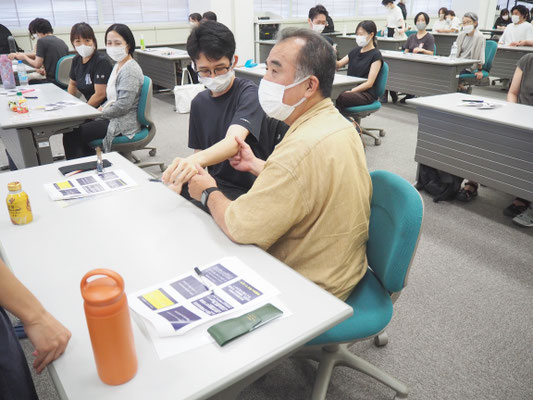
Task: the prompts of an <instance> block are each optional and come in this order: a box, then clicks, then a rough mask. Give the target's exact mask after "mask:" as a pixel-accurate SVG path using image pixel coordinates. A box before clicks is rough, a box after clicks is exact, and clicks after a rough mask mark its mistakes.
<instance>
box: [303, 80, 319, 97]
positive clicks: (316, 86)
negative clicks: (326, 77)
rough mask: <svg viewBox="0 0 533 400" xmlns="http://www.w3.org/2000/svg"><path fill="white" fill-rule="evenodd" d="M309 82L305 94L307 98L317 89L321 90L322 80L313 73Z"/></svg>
mask: <svg viewBox="0 0 533 400" xmlns="http://www.w3.org/2000/svg"><path fill="white" fill-rule="evenodd" d="M308 82H309V83H308V85H307V90H306V91H305V94H304V96H305V97H306V98H310V97H312V96H313V95H314V94H315V93H316V92H317V91H319V90H320V89H319V86H320V81H319V80H318V78H317V77H316V76H314V75H311V77H310V78H309V81H308Z"/></svg>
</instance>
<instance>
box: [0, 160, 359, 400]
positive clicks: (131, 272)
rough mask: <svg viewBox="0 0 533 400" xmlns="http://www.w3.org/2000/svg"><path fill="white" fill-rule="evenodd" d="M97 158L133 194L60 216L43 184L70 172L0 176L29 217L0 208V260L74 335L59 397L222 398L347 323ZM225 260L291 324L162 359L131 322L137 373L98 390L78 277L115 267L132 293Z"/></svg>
mask: <svg viewBox="0 0 533 400" xmlns="http://www.w3.org/2000/svg"><path fill="white" fill-rule="evenodd" d="M105 158H107V159H109V160H110V161H111V162H112V163H113V167H111V168H109V169H106V171H107V170H111V169H113V168H117V167H119V168H120V169H123V170H125V171H126V172H127V173H128V174H129V175H130V176H131V177H132V178H133V179H135V180H136V181H137V183H138V184H139V186H138V187H135V188H132V189H130V190H127V191H122V192H116V193H115V194H112V195H106V196H103V197H99V198H94V199H90V200H87V201H84V202H81V203H78V204H75V205H72V206H70V207H67V208H61V207H59V206H58V205H57V204H54V203H53V202H52V201H51V200H50V199H49V198H48V195H47V194H46V193H45V191H44V189H43V186H42V183H43V182H52V181H54V180H59V179H61V178H62V176H61V175H60V173H59V172H58V170H57V167H58V166H61V165H65V164H66V163H67V162H61V163H55V164H53V165H46V166H41V167H38V168H30V169H25V170H20V171H14V172H10V173H5V174H0V188H4V189H3V190H4V194H5V193H6V185H7V183H8V182H11V181H14V180H19V181H20V182H21V183H22V187H23V189H24V190H25V191H26V192H27V193H28V195H29V198H30V201H31V205H32V209H33V214H34V221H33V222H32V223H30V224H28V225H24V226H14V225H12V224H11V222H10V220H9V216H8V212H7V209H6V207H3V208H2V209H1V211H0V231H1V232H2V235H1V236H0V241H1V242H0V243H1V247H0V251H1V253H2V254H1V255H2V258H3V259H4V260H5V261H6V262H7V264H8V265H9V267H10V268H11V269H12V270H13V271H14V273H15V274H16V276H17V277H18V278H19V279H20V280H21V281H22V282H24V284H25V285H26V286H27V287H28V288H29V289H30V290H31V291H32V292H33V293H34V294H35V295H36V296H37V297H38V298H39V299H40V300H41V302H42V303H43V304H44V306H45V307H46V308H47V309H48V310H49V311H50V312H51V313H52V314H53V315H54V316H55V317H57V318H58V319H59V321H61V322H62V323H64V324H65V325H66V326H67V327H68V328H69V329H70V330H71V332H72V339H71V341H70V343H69V346H68V348H67V350H66V352H65V354H64V355H63V356H62V357H61V358H59V359H58V360H57V361H55V362H54V363H53V365H52V366H51V368H50V371H51V375H52V378H53V380H54V383H55V384H56V386H57V388H58V390H59V393H60V394H61V396H62V398H63V399H66V398H69V399H74V400H84V399H88V400H94V399H99V400H106V399H113V400H115V399H158V400H167V399H168V400H170V399H172V400H178V399H205V398H207V397H210V396H213V395H215V394H217V393H220V392H222V391H224V390H226V391H225V392H224V393H225V394H228V393H231V391H237V390H238V389H239V386H240V385H241V384H245V383H246V381H247V378H251V377H254V374H260V373H261V372H263V370H265V369H269V368H272V367H273V366H274V365H275V364H273V363H275V362H276V361H278V360H280V359H282V358H283V357H286V356H288V355H290V354H291V353H292V352H294V351H295V350H296V349H298V348H299V347H300V346H302V345H303V344H305V343H307V342H308V341H309V340H310V339H312V338H313V337H315V336H317V335H319V334H321V333H322V332H324V331H326V330H327V329H329V328H331V327H332V326H334V325H336V324H337V323H339V322H340V321H342V320H344V319H346V318H347V317H349V316H350V315H351V314H352V310H351V308H350V307H348V306H347V305H346V304H345V303H344V302H342V301H340V300H338V299H337V298H336V297H334V296H332V295H330V294H329V293H327V292H326V291H324V290H322V289H320V288H319V287H318V286H316V285H315V284H313V283H312V282H310V281H308V280H307V279H305V278H304V277H302V276H301V275H300V274H298V273H297V272H296V271H294V270H293V269H291V268H289V267H287V266H286V265H284V264H283V263H281V262H280V261H278V260H276V259H275V258H274V257H271V256H270V255H268V254H267V253H265V252H263V251H262V250H260V249H259V248H257V247H255V246H250V245H248V246H244V245H237V244H235V243H233V242H231V241H230V240H229V239H228V238H227V237H226V236H225V235H224V233H223V232H222V231H221V230H220V229H219V228H218V227H217V226H216V224H215V222H214V221H213V219H212V218H211V217H210V216H209V215H208V214H206V213H204V212H203V211H202V210H200V209H199V208H197V207H195V206H193V205H192V204H191V203H189V202H187V201H186V200H184V199H183V198H181V197H180V196H178V195H176V194H175V193H174V192H172V191H170V190H169V189H167V188H166V187H165V186H164V185H163V184H161V183H153V182H149V181H148V178H149V175H148V174H146V173H145V172H144V171H143V170H141V169H139V168H137V167H136V166H134V165H133V164H131V163H130V162H129V161H127V160H126V159H125V158H123V157H122V156H120V155H119V154H117V153H109V154H106V155H105ZM88 159H89V158H86V159H81V160H76V162H79V161H87V160H88ZM92 159H94V157H92ZM46 238H50V240H46ZM227 256H237V257H239V258H240V259H241V260H242V261H243V262H244V263H246V264H248V265H249V266H251V267H252V268H253V269H254V270H255V271H256V272H257V273H258V274H260V275H261V276H262V277H263V278H264V279H266V280H268V281H269V282H270V283H272V284H273V285H274V286H276V287H277V288H278V289H279V291H280V295H279V300H281V301H282V302H283V304H284V305H285V307H286V308H288V309H289V310H290V312H291V313H292V315H290V316H288V317H286V318H282V319H278V320H276V321H272V322H271V323H269V324H268V325H266V326H264V327H262V328H260V329H258V330H257V331H255V332H253V333H250V334H248V335H246V336H243V337H242V338H239V339H237V340H235V341H234V342H233V343H230V344H228V345H226V346H225V347H223V348H220V347H218V345H217V344H216V343H214V342H213V343H211V344H207V345H205V346H203V347H199V348H196V349H194V350H191V351H189V352H186V353H182V354H178V355H175V356H172V357H169V358H165V359H163V360H160V359H159V358H158V356H157V354H156V352H155V350H154V348H153V346H152V344H151V342H150V340H149V339H147V338H146V337H145V336H144V334H143V333H142V332H141V331H140V330H139V328H138V326H137V324H136V323H133V333H134V338H135V347H136V350H137V357H138V361H139V369H138V372H137V375H136V376H135V377H134V378H133V379H132V380H131V381H130V382H128V383H126V384H124V385H121V386H115V387H113V386H107V385H105V384H104V383H102V382H101V381H100V379H99V378H98V376H97V373H96V367H95V363H94V360H93V354H92V349H91V344H90V339H89V333H88V330H87V326H86V321H85V316H84V311H83V305H82V304H83V300H82V297H81V294H80V280H81V278H82V276H83V275H84V274H85V273H86V272H87V271H89V270H91V269H93V268H100V267H103V268H110V269H113V270H115V271H117V272H118V273H119V274H121V275H122V277H123V278H124V281H125V284H126V291H127V293H131V292H133V291H137V290H140V289H142V288H145V287H147V286H149V285H151V284H155V283H157V282H161V281H164V280H167V279H170V278H172V277H174V276H178V275H180V274H181V273H184V272H186V271H187V270H189V269H190V267H191V266H195V265H203V264H207V263H210V262H213V261H215V260H217V259H219V258H222V257H227ZM255 377H256V378H257V376H255ZM232 385H233V387H231V386H232ZM233 393H235V392H233Z"/></svg>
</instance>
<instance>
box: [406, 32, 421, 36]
mask: <svg viewBox="0 0 533 400" xmlns="http://www.w3.org/2000/svg"><path fill="white" fill-rule="evenodd" d="M416 32H418V31H406V32H405V34H406V35H407V37H409V36H411V35H414V34H415V33H416Z"/></svg>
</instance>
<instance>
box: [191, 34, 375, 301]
mask: <svg viewBox="0 0 533 400" xmlns="http://www.w3.org/2000/svg"><path fill="white" fill-rule="evenodd" d="M266 64H267V67H268V70H267V72H266V75H265V77H264V78H263V79H262V80H261V84H260V87H259V99H260V102H261V106H262V107H263V108H264V110H265V112H266V113H267V114H268V115H269V116H270V117H272V118H276V119H280V120H284V121H285V122H286V123H287V124H288V125H289V126H290V128H289V130H288V131H287V134H286V135H285V137H284V138H283V140H282V141H281V143H280V144H279V145H277V146H276V148H275V150H274V152H273V153H272V154H271V155H270V157H268V159H267V160H266V162H265V161H263V160H261V159H258V158H256V157H255V156H254V154H253V152H252V151H251V149H250V147H249V146H248V145H246V144H245V143H244V142H243V141H242V140H240V139H239V138H236V139H237V140H238V141H239V146H240V149H239V153H238V155H237V157H235V158H234V159H233V162H232V165H233V166H234V167H235V168H236V169H239V170H241V171H250V172H252V173H254V174H256V175H257V179H256V181H255V182H254V184H253V186H252V188H251V189H250V190H249V191H248V193H246V194H244V195H242V196H241V197H239V198H238V199H237V200H235V201H231V200H229V199H228V198H226V196H224V194H223V193H221V192H220V191H218V190H217V185H216V181H215V180H214V179H213V178H212V177H211V176H210V175H208V174H207V173H206V172H205V171H204V170H203V169H202V168H199V170H198V171H199V174H198V175H196V176H195V177H194V178H192V180H191V182H190V183H189V190H190V193H191V196H192V197H193V198H195V199H200V198H202V197H203V199H204V201H205V203H206V204H207V207H209V211H210V212H211V215H212V216H213V218H214V220H215V222H216V223H217V224H218V225H219V227H220V228H221V229H222V230H223V231H224V233H226V235H227V236H228V237H229V238H230V239H231V240H233V241H235V242H237V243H243V244H256V245H258V246H259V247H261V248H262V249H264V250H266V251H268V252H269V253H270V254H272V255H273V256H274V257H276V258H278V259H279V260H281V261H282V262H284V263H286V264H287V265H289V266H290V267H292V268H293V269H295V270H296V271H297V272H299V273H301V274H302V275H304V276H305V277H307V278H308V279H310V280H312V281H313V282H315V283H316V284H317V285H319V286H321V287H322V288H324V289H326V290H328V291H329V292H330V293H332V294H333V295H335V296H337V297H339V298H340V299H342V300H345V299H346V298H347V297H348V296H349V294H350V293H351V291H352V289H353V288H354V287H355V285H356V284H357V283H358V282H359V280H360V279H361V278H362V277H363V276H364V274H365V272H366V268H367V264H366V259H365V258H366V256H365V255H366V242H367V240H368V223H369V218H370V198H371V195H372V183H371V180H370V176H369V174H368V170H367V166H366V161H365V155H364V151H363V145H362V143H361V141H360V140H359V138H358V137H357V134H356V131H355V129H354V127H353V126H352V124H350V123H349V122H348V121H347V120H346V119H345V118H344V117H343V116H342V115H341V114H340V113H339V112H338V111H337V110H336V109H335V107H334V106H333V103H332V102H331V99H330V98H329V97H330V95H331V89H332V85H333V79H334V76H335V53H334V52H333V50H332V49H331V46H330V45H329V44H328V42H326V40H325V39H324V38H323V37H321V35H319V34H317V33H316V32H313V31H311V30H310V29H296V28H287V29H284V30H283V31H281V33H280V37H279V40H278V42H277V43H276V45H275V46H274V47H273V48H272V50H271V52H270V55H269V56H268V59H267V61H266ZM209 193H210V194H209Z"/></svg>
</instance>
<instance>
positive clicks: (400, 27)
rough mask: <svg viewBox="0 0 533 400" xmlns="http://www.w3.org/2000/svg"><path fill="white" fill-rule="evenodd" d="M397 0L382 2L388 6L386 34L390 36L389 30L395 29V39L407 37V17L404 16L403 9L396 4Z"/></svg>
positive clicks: (384, 0)
mask: <svg viewBox="0 0 533 400" xmlns="http://www.w3.org/2000/svg"><path fill="white" fill-rule="evenodd" d="M394 1H395V0H382V2H381V4H383V5H384V6H385V8H387V27H386V28H385V30H384V36H390V35H389V34H388V31H389V30H392V29H394V35H393V36H394V38H395V39H407V36H406V35H405V31H406V30H407V28H406V26H405V19H404V18H403V14H402V10H401V9H400V7H398V6H397V5H396V4H394Z"/></svg>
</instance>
